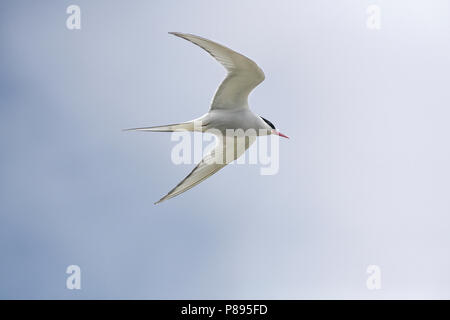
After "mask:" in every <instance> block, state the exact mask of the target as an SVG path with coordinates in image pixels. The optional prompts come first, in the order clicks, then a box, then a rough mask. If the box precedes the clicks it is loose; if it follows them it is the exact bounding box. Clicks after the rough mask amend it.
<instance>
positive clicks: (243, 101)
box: [126, 32, 288, 204]
mask: <svg viewBox="0 0 450 320" xmlns="http://www.w3.org/2000/svg"><path fill="white" fill-rule="evenodd" d="M169 33H170V34H173V35H175V36H177V37H180V38H183V39H186V40H188V41H190V42H192V43H194V44H195V45H197V46H199V47H200V48H202V49H204V50H205V51H207V52H208V53H209V54H210V55H211V56H213V58H215V59H216V60H217V61H218V62H219V63H220V64H222V65H223V66H224V67H225V69H226V70H227V76H226V77H225V79H224V80H223V81H222V83H221V84H220V86H219V88H218V89H217V91H216V94H215V95H214V98H213V100H212V103H211V107H210V108H209V111H208V113H206V114H205V115H203V116H201V117H200V118H197V119H194V120H191V121H187V122H182V123H177V124H170V125H165V126H156V127H146V128H133V129H126V130H135V131H152V132H173V131H192V132H193V131H197V132H216V133H219V134H215V135H216V137H217V139H216V145H215V148H214V149H213V150H212V151H211V152H209V153H208V154H206V155H205V156H204V157H203V159H202V160H201V161H200V163H198V164H197V166H196V167H195V168H194V170H192V172H191V173H189V175H188V176H187V177H186V178H184V179H183V180H182V181H181V182H180V183H179V184H178V185H177V186H176V187H175V188H173V189H172V190H170V191H169V193H167V195H165V196H164V197H162V198H161V199H160V200H159V201H157V202H155V204H157V203H160V202H162V201H165V200H168V199H170V198H173V197H175V196H177V195H179V194H181V193H183V192H185V191H187V190H189V189H190V188H192V187H194V186H196V185H197V184H199V183H200V182H202V181H203V180H205V179H207V178H209V177H210V176H212V175H213V174H214V173H216V172H217V171H219V170H220V169H222V168H223V167H225V166H226V165H227V164H228V163H230V162H232V161H234V160H236V159H237V158H239V157H240V156H241V155H242V154H243V153H244V152H245V150H247V149H248V148H249V147H250V145H251V144H252V143H253V142H255V140H256V135H259V136H261V135H270V134H275V135H278V136H281V137H284V138H288V137H287V136H285V135H284V134H282V133H280V132H279V131H278V130H277V129H275V126H274V125H273V124H272V122H270V121H269V120H267V119H264V118H263V117H260V116H258V115H256V114H254V113H253V112H252V111H251V110H250V109H249V106H248V101H247V98H248V95H249V94H250V92H251V91H252V90H253V89H254V88H255V87H256V86H257V85H258V84H260V83H261V82H262V81H263V80H264V78H265V76H264V72H263V71H262V70H261V69H260V68H259V67H258V66H257V65H256V63H255V62H253V61H252V60H250V59H249V58H247V57H245V56H244V55H242V54H240V53H237V52H235V51H233V50H231V49H229V48H227V47H225V46H222V45H220V44H218V43H216V42H213V41H211V40H208V39H205V38H202V37H199V36H195V35H192V34H185V33H178V32H169ZM199 123H200V125H198V124H199ZM230 129H231V131H232V130H243V131H245V132H247V130H248V129H253V130H254V131H253V132H256V135H250V136H234V137H233V141H234V142H233V143H227V142H226V141H228V139H227V138H226V135H227V132H230ZM230 149H231V150H230ZM230 153H231V156H228V155H229V154H230ZM225 155H226V157H224V156H225ZM224 158H225V159H224ZM217 159H221V160H223V161H217Z"/></svg>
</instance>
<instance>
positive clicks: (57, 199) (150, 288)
mask: <svg viewBox="0 0 450 320" xmlns="http://www.w3.org/2000/svg"><path fill="white" fill-rule="evenodd" d="M71 4H76V5H79V6H80V8H81V30H68V29H67V28H66V19H67V17H68V15H67V14H66V8H67V7H68V6H69V5H71ZM370 4H377V5H379V7H380V8H381V29H380V30H370V29H368V28H367V27H366V20H367V17H368V15H367V14H366V8H367V7H368V6H369V5H370ZM168 31H180V32H188V33H194V34H198V35H201V36H203V37H206V38H209V39H213V40H215V41H218V42H220V43H222V44H224V45H227V46H229V47H230V48H232V49H234V50H236V51H238V52H241V53H243V54H245V55H246V56H248V57H250V58H251V59H253V60H254V61H256V62H257V63H258V65H259V66H260V67H261V68H262V69H263V70H264V72H265V74H266V80H265V81H264V82H263V83H262V84H261V85H260V86H259V87H258V88H257V89H256V90H255V91H254V92H253V93H252V95H251V96H250V100H249V103H250V106H251V108H252V110H253V111H254V112H255V113H257V114H259V115H262V116H263V117H265V118H267V119H269V120H270V121H272V122H273V123H274V124H275V125H276V126H277V127H278V128H280V130H281V131H282V132H283V133H286V134H287V135H288V136H290V137H291V139H290V140H282V141H280V170H279V172H278V174H276V175H273V176H262V175H260V170H259V166H258V165H238V166H228V167H226V168H224V169H223V170H221V171H220V172H219V173H217V174H216V175H214V176H213V177H212V178H210V179H208V180H206V181H205V182H203V183H202V184H200V185H198V186H197V187H195V188H194V189H192V190H190V191H188V192H186V193H184V194H183V195H181V196H179V197H176V198H174V199H171V200H169V201H167V202H164V203H162V204H160V205H157V206H155V205H153V202H154V201H156V200H158V199H159V198H160V197H161V196H163V195H164V194H166V192H167V191H168V190H170V189H171V188H172V187H174V186H175V185H176V184H177V183H178V182H179V181H180V180H181V179H182V178H183V177H184V176H185V175H186V174H187V173H188V172H189V171H190V170H191V169H192V168H193V167H194V165H193V164H192V165H174V164H173V163H172V162H171V160H170V155H171V149H172V147H173V146H174V145H175V144H176V143H175V142H173V141H171V140H170V134H164V133H124V132H122V131H121V129H123V128H128V127H136V126H151V125H163V124H167V123H176V122H181V121H185V120H189V119H193V118H196V117H198V116H200V115H202V114H203V113H205V112H206V111H207V110H208V107H209V102H210V101H211V97H212V95H213V93H214V91H215V89H216V87H217V86H218V84H219V83H220V81H221V80H222V78H223V77H224V75H225V71H224V69H223V68H222V67H221V66H220V65H219V64H218V63H216V62H215V61H214V60H213V59H212V58H211V57H210V56H209V55H208V54H207V53H205V52H203V51H202V50H200V49H199V48H197V47H195V46H193V45H192V44H190V43H188V42H186V41H184V40H182V39H178V38H176V37H173V36H171V35H169V34H167V32H168ZM449 40H450V2H448V1H446V0H441V1H440V0H434V1H424V0H421V1H417V0H416V1H411V0H408V1H406V0H404V1H387V0H384V1H382V0H378V1H375V0H372V1H353V0H339V1H336V0H314V1H313V0H309V1H298V0H293V1H285V0H282V1H276V2H275V1H261V0H258V1H256V0H254V1H241V0H231V1H210V0H209V1H206V0H205V1H133V3H132V4H131V3H130V2H129V1H106V0H105V1H100V0H97V1H88V0H72V1H20V0H19V1H1V2H0V149H1V152H0V298H7V299H16V298H30V299H38V298H44V299H50V298H57V299H80V298H83V299H100V298H103V299H109V298H113V299H304V298H308V299H314V298H319V299H336V298H340V299H348V298H357V299H381V298H385V299H390V298H447V299H449V298H450V273H449V270H450V197H449V193H450V169H449V163H450V147H449V137H450V126H449V120H450V90H449V83H450V72H449V71H450V41H449ZM72 264H74V265H78V266H80V268H81V286H82V289H81V290H68V289H67V288H66V278H67V276H68V275H67V274H66V273H65V271H66V268H67V266H69V265H72ZM369 265H378V266H379V267H380V268H381V286H382V287H381V289H380V290H368V289H367V287H366V279H367V277H368V274H367V273H366V268H367V266H369Z"/></svg>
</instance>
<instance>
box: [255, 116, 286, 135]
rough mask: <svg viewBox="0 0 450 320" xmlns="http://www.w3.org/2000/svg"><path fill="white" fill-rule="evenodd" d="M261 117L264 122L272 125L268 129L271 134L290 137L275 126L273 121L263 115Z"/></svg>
mask: <svg viewBox="0 0 450 320" xmlns="http://www.w3.org/2000/svg"><path fill="white" fill-rule="evenodd" d="M261 119H263V120H264V122H265V123H266V124H267V125H268V126H269V127H270V129H268V130H269V131H270V134H275V135H277V136H280V137H283V138H288V139H289V137H288V136H287V135H284V134H282V133H281V132H280V131H278V130H277V129H276V128H275V126H274V125H273V123H272V122H270V121H269V120H267V119H264V118H263V117H261Z"/></svg>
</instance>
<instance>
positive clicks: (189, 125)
mask: <svg viewBox="0 0 450 320" xmlns="http://www.w3.org/2000/svg"><path fill="white" fill-rule="evenodd" d="M123 131H151V132H173V131H194V122H193V121H189V122H183V123H176V124H168V125H165V126H156V127H144V128H131V129H124V130H123Z"/></svg>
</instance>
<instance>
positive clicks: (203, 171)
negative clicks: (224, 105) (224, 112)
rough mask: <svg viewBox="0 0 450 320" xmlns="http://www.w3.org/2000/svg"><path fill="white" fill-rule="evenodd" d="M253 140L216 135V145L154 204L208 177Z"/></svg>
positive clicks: (243, 137) (238, 154)
mask: <svg viewBox="0 0 450 320" xmlns="http://www.w3.org/2000/svg"><path fill="white" fill-rule="evenodd" d="M255 140H256V137H255V136H234V137H225V138H222V137H217V143H216V147H215V148H214V149H213V150H212V151H211V152H210V153H208V154H207V155H205V156H204V157H203V159H202V161H200V162H199V164H197V166H196V167H195V168H194V170H192V171H191V173H189V174H188V175H187V176H186V178H184V179H183V180H181V182H180V183H178V184H177V185H176V187H175V188H173V189H172V190H170V191H169V192H168V193H167V195H165V196H164V197H162V198H161V199H160V200H159V201H157V202H155V204H158V203H160V202H163V201H165V200H168V199H170V198H173V197H175V196H177V195H179V194H181V193H183V192H185V191H187V190H189V189H191V188H192V187H194V186H196V185H197V184H199V183H200V182H202V181H203V180H205V179H207V178H209V177H210V176H212V175H213V174H214V173H216V172H217V171H219V170H220V169H222V168H223V167H225V166H226V165H227V164H228V163H230V162H232V161H233V160H236V159H237V158H239V157H240V156H241V155H242V154H243V153H244V152H245V150H247V149H248V148H249V147H250V146H251V145H252V144H253V142H255Z"/></svg>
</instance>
